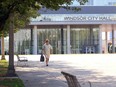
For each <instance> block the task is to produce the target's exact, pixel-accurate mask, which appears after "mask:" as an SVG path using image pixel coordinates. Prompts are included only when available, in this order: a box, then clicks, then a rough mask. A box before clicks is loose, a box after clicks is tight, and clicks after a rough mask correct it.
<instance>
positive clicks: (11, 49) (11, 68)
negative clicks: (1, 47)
mask: <svg viewBox="0 0 116 87" xmlns="http://www.w3.org/2000/svg"><path fill="white" fill-rule="evenodd" d="M10 20H11V22H10V29H9V66H8V71H7V76H10V77H13V76H17V75H16V73H15V68H14V32H13V29H14V23H13V22H14V21H13V20H14V19H13V14H11V15H10Z"/></svg>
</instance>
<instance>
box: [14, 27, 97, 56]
mask: <svg viewBox="0 0 116 87" xmlns="http://www.w3.org/2000/svg"><path fill="white" fill-rule="evenodd" d="M98 27H99V26H97V27H93V28H91V27H89V25H88V26H83V27H78V26H77V27H73V26H70V34H69V35H70V38H67V33H68V31H67V28H66V27H64V28H62V30H63V31H62V30H61V28H60V27H59V28H58V27H56V28H52V27H50V28H49V26H48V28H40V29H37V54H40V53H41V49H42V45H43V44H44V41H45V39H49V40H50V44H51V45H52V46H53V54H61V53H62V51H63V53H64V54H67V48H68V47H67V46H68V45H67V39H70V52H71V54H76V53H88V51H87V49H88V47H93V48H94V50H93V52H95V53H97V52H98V45H99V39H98V38H99V37H98V30H99V28H98ZM62 33H63V36H62ZM31 35H32V34H31V29H22V30H19V31H18V32H17V33H15V34H14V43H15V45H14V48H15V50H14V51H15V52H16V53H18V54H30V53H32V47H31V46H32V44H31V43H33V42H31V41H33V40H32V39H31V38H32V37H31ZM62 44H63V45H62ZM62 47H63V49H62ZM89 49H90V48H89Z"/></svg>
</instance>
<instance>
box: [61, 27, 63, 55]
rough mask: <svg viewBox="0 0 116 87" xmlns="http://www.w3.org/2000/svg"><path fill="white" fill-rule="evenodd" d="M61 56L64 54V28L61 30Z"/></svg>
mask: <svg viewBox="0 0 116 87" xmlns="http://www.w3.org/2000/svg"><path fill="white" fill-rule="evenodd" d="M61 54H64V32H63V28H61Z"/></svg>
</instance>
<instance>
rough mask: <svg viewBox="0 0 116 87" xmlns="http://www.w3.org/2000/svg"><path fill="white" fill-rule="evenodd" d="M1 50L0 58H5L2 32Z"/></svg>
mask: <svg viewBox="0 0 116 87" xmlns="http://www.w3.org/2000/svg"><path fill="white" fill-rule="evenodd" d="M1 52H2V56H1V60H6V59H5V55H4V33H2V37H1Z"/></svg>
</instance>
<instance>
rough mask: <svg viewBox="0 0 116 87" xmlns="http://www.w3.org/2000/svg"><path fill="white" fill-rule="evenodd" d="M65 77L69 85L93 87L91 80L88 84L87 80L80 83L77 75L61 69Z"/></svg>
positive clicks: (72, 86) (70, 86)
mask: <svg viewBox="0 0 116 87" xmlns="http://www.w3.org/2000/svg"><path fill="white" fill-rule="evenodd" d="M61 73H62V74H63V76H64V77H65V79H66V80H67V84H68V87H91V82H89V81H88V82H86V83H88V84H85V82H82V84H80V83H79V81H78V80H77V78H76V76H75V75H72V74H69V73H67V72H64V71H61Z"/></svg>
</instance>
